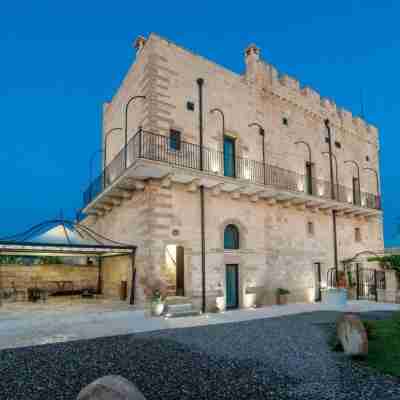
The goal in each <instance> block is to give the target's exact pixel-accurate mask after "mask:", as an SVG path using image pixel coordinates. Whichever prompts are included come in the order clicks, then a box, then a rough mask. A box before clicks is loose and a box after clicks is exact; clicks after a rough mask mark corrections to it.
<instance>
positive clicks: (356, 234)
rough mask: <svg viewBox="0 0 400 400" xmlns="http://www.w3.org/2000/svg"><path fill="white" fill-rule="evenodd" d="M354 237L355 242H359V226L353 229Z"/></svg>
mask: <svg viewBox="0 0 400 400" xmlns="http://www.w3.org/2000/svg"><path fill="white" fill-rule="evenodd" d="M354 239H355V241H356V242H361V229H360V228H355V229H354Z"/></svg>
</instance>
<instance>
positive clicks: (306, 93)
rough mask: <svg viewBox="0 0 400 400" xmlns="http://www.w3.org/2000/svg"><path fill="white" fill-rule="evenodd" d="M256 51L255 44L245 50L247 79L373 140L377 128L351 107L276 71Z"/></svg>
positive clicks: (333, 123) (339, 125) (333, 122)
mask: <svg viewBox="0 0 400 400" xmlns="http://www.w3.org/2000/svg"><path fill="white" fill-rule="evenodd" d="M250 50H251V51H250ZM260 54H261V51H260V49H259V48H257V47H256V46H255V45H251V46H249V47H248V48H247V49H246V51H245V60H246V72H245V77H246V79H247V81H249V82H252V83H255V84H256V85H257V86H259V87H260V88H262V89H264V90H267V91H269V92H270V93H271V94H273V95H276V96H278V97H280V98H284V99H285V100H287V101H289V102H291V103H292V104H294V105H295V106H298V107H301V108H304V109H305V110H306V111H307V112H309V113H312V114H315V115H317V116H320V117H321V118H322V119H325V118H329V119H330V120H331V123H332V125H333V126H335V125H336V126H337V127H341V128H342V129H344V130H348V131H351V132H357V133H359V134H361V135H363V136H367V137H370V139H372V140H374V141H376V140H377V135H378V130H377V128H376V127H375V126H373V125H371V124H368V123H367V122H366V121H364V120H363V119H362V118H360V117H359V116H353V114H352V113H351V111H348V110H345V109H343V108H341V107H338V106H337V105H336V103H335V102H334V101H333V100H331V99H328V98H326V97H321V96H320V94H319V93H318V92H316V91H315V90H313V89H312V88H310V87H308V86H304V87H302V86H301V84H300V82H299V81H298V80H297V79H296V78H294V77H292V76H289V75H287V74H281V73H279V71H278V70H277V69H276V68H275V67H274V66H273V65H271V64H269V63H267V62H266V61H264V60H261V58H260Z"/></svg>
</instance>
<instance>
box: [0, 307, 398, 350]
mask: <svg viewBox="0 0 400 400" xmlns="http://www.w3.org/2000/svg"><path fill="white" fill-rule="evenodd" d="M396 310H400V304H389V303H375V302H369V301H351V302H349V303H348V304H347V305H346V307H345V309H337V308H334V307H332V306H327V305H323V304H320V303H315V304H302V303H296V304H288V305H285V306H270V307H262V308H257V309H251V310H234V311H226V312H224V313H221V314H213V313H212V314H205V315H201V316H197V317H187V318H173V319H164V318H155V317H151V318H150V317H147V316H146V315H145V312H144V311H143V310H137V309H135V308H134V307H133V306H129V305H127V304H126V303H122V302H110V301H91V300H88V301H81V300H71V301H68V302H56V303H47V304H27V303H10V304H5V305H4V306H3V307H2V308H1V309H0V350H1V349H7V348H18V347H24V346H34V345H40V344H47V343H57V342H67V341H73V340H80V339H93V338H98V337H105V336H114V335H125V334H132V333H138V332H149V331H158V330H165V329H174V328H188V327H196V326H205V325H216V324H224V323H234V322H240V321H249V320H255V319H265V318H274V317H281V316H285V315H293V314H301V313H311V312H316V311H351V312H371V311H396Z"/></svg>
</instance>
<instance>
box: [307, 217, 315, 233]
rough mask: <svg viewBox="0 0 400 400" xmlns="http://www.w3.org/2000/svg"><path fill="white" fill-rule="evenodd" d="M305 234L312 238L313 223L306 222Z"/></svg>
mask: <svg viewBox="0 0 400 400" xmlns="http://www.w3.org/2000/svg"><path fill="white" fill-rule="evenodd" d="M307 233H308V234H309V235H310V236H314V222H311V221H308V222H307Z"/></svg>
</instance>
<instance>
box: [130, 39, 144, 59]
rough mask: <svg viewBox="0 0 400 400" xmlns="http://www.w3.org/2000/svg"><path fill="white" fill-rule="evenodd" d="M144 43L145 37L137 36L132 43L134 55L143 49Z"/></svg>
mask: <svg viewBox="0 0 400 400" xmlns="http://www.w3.org/2000/svg"><path fill="white" fill-rule="evenodd" d="M145 44H146V38H144V37H143V36H138V37H137V38H136V40H135V41H134V43H133V47H134V48H135V49H136V55H138V54H139V53H140V51H141V50H142V49H143V47H144V45H145Z"/></svg>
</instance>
